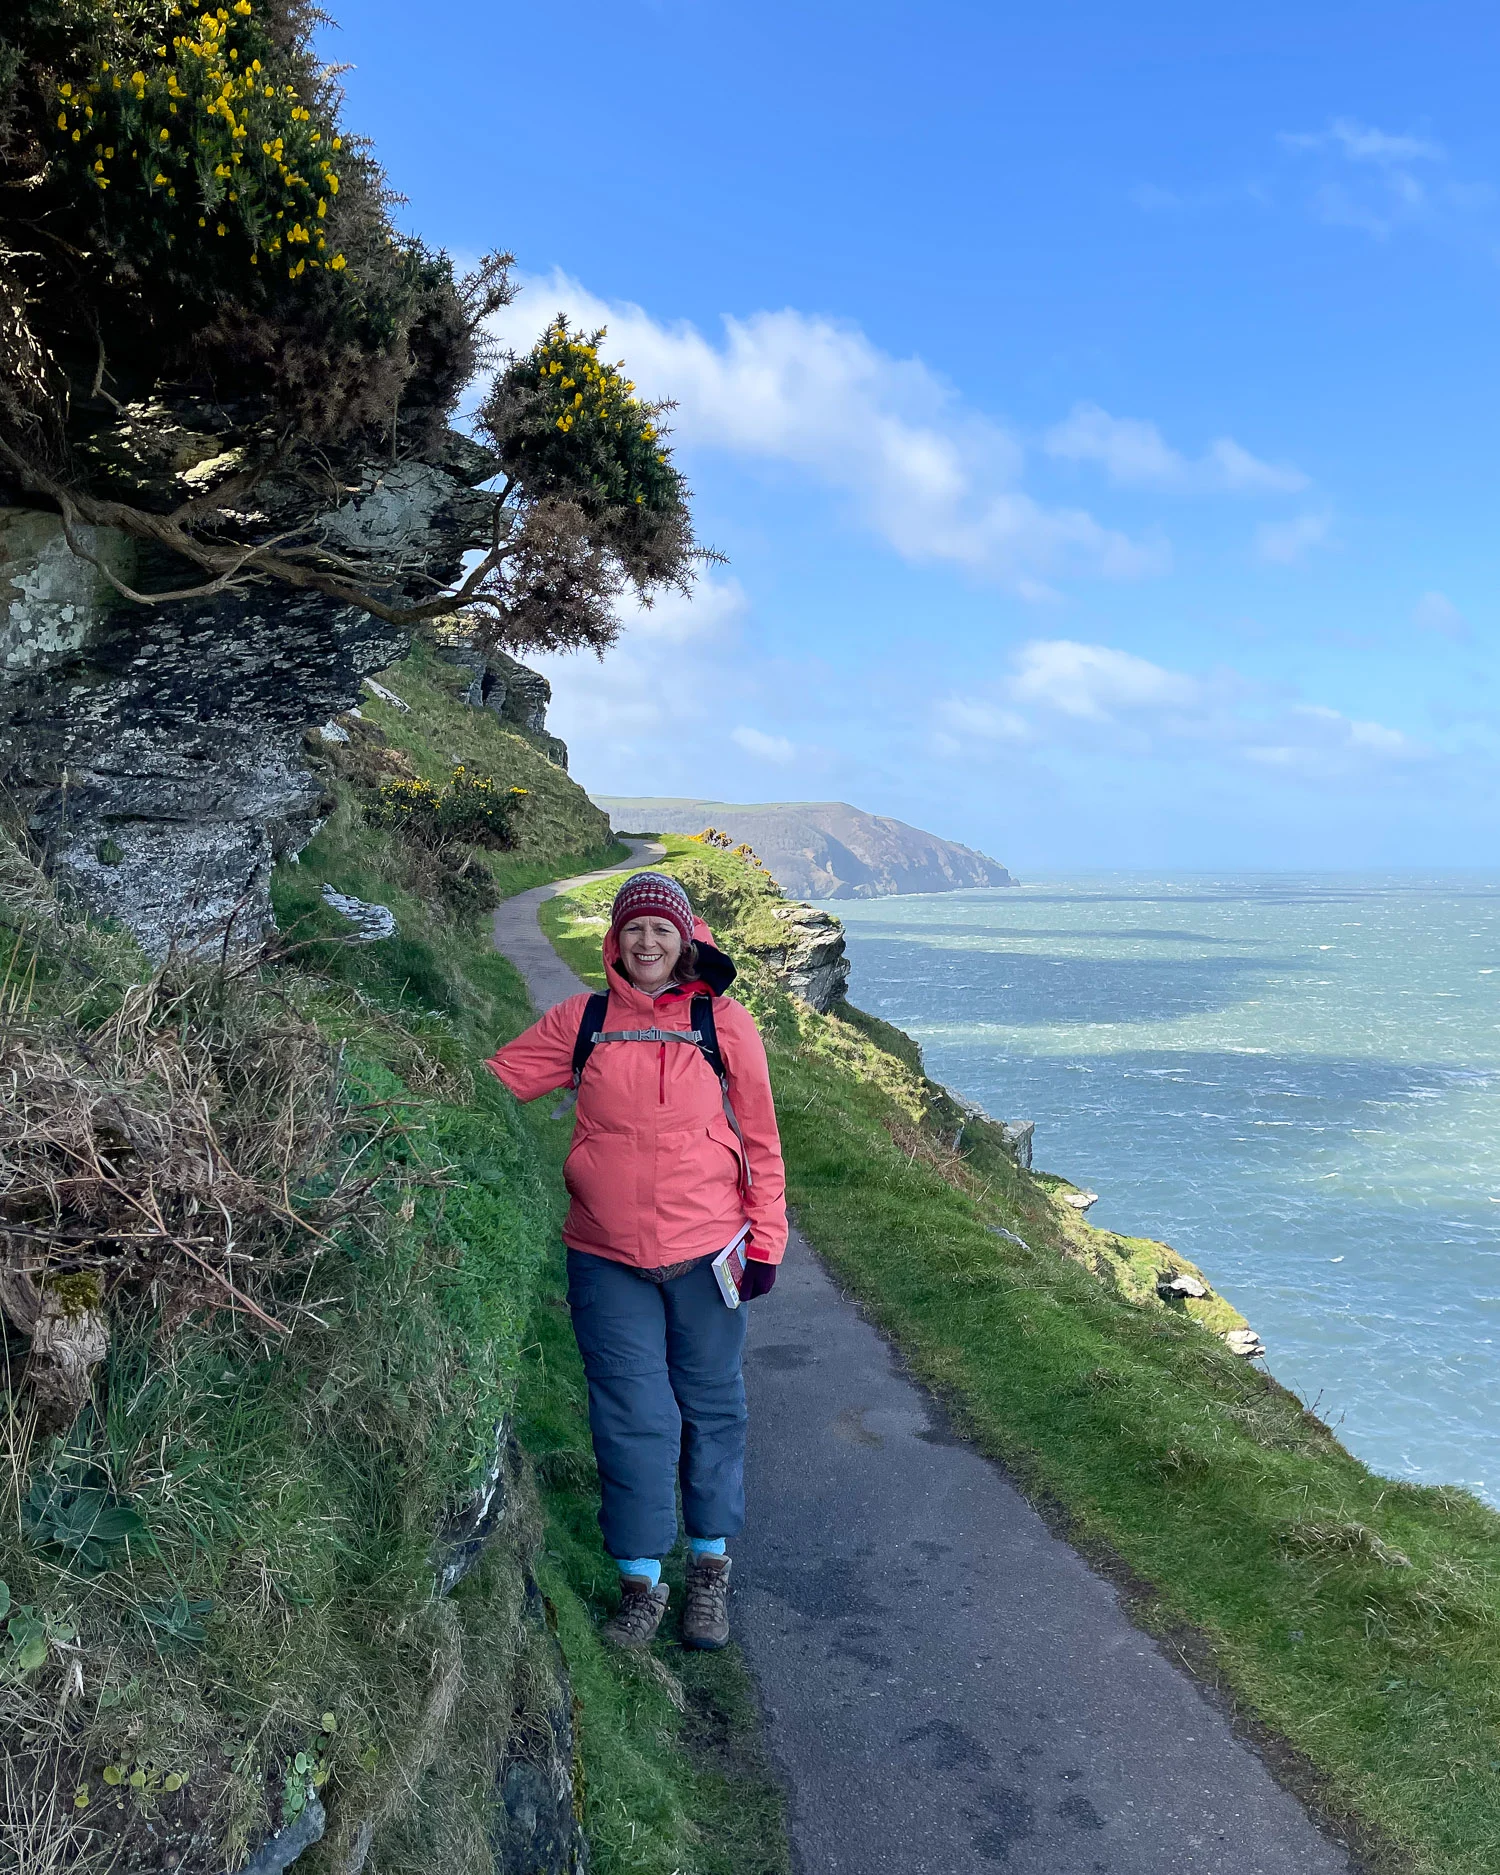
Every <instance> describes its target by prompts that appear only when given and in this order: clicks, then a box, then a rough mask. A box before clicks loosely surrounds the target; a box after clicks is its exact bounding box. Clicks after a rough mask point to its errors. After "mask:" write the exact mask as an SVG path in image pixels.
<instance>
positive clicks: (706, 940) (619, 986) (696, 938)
mask: <svg viewBox="0 0 1500 1875" xmlns="http://www.w3.org/2000/svg"><path fill="white" fill-rule="evenodd" d="M693 942H694V943H695V944H696V945H697V946H698V974H697V976H696V977H694V978H693V981H694V982H695V983H702V984H703V985H704V987H705V988H706V989H707V990H708V992H709V994H710V995H712V996H722V995H723V994H724V992H725V990H727V989H728V988H729V986H730V984H731V983H733V981H734V979H735V978H736V977H737V976H738V975H739V972H738V971H737V970H736V969H735V967H734V960H733V958H731V957H728V956H726V955H725V954H724V952H723V951H721V950H720V949H719V947H718V946H717V945H716V944H715V943H714V934H713V932H712V931H710V930H709V928H708V926H707V925H706V924H705V923H704V922H703V920H702V919H701V918H696V917H695V918H694V919H693ZM604 974H605V975H606V977H608V979H609V986H610V988H611V989H612V990H621V991H623V992H624V993H625V994H626V995H628V996H644V995H645V991H644V990H638V989H637V988H636V987H635V985H634V984H633V983H632V982H631V981H630V979H629V977H627V976H626V975H625V973H624V972H623V971H622V970H621V968H620V940H619V939H618V938H617V937H616V936H615V934H614V932H613V931H610V932H608V933H606V935H605V939H604Z"/></svg>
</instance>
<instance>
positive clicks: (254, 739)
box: [0, 406, 567, 956]
mask: <svg viewBox="0 0 1500 1875" xmlns="http://www.w3.org/2000/svg"><path fill="white" fill-rule="evenodd" d="M142 412H143V414H142V415H141V419H140V421H139V422H137V423H135V424H133V425H126V426H124V428H123V429H122V432H121V434H122V435H124V436H125V437H126V440H127V441H128V440H129V439H130V438H134V439H135V440H134V444H133V445H132V448H133V450H134V453H133V454H132V455H131V457H130V460H129V461H128V462H127V463H125V464H123V465H122V469H121V472H122V473H123V472H124V471H125V470H127V469H128V470H129V471H130V472H131V473H132V474H133V475H135V476H137V477H138V478H141V482H140V483H139V484H138V487H139V486H144V487H145V488H146V492H148V493H151V494H153V495H155V496H157V497H159V498H160V499H161V500H163V501H165V500H168V499H173V498H175V499H181V498H182V497H183V496H184V495H185V494H188V493H191V492H192V490H193V488H194V487H195V486H196V484H195V482H194V479H193V478H194V477H195V476H198V475H200V474H202V473H203V472H204V471H205V468H206V466H212V467H213V469H214V474H215V476H218V475H221V474H222V473H223V455H224V451H223V449H222V448H221V447H219V444H218V441H217V440H216V439H215V437H214V436H213V435H212V434H211V433H210V432H209V431H208V430H207V429H206V428H194V427H193V423H192V422H189V421H187V420H185V419H183V420H170V421H169V419H168V416H167V415H166V414H164V413H163V412H161V411H159V410H158V411H156V412H155V414H154V416H153V415H152V413H151V412H149V411H147V410H146V407H144V406H143V407H142ZM148 417H150V418H151V420H150V421H148V420H147V419H148ZM117 440H118V439H117ZM490 467H491V465H490V463H489V459H488V458H487V457H485V456H484V454H483V452H482V451H480V450H477V449H476V448H475V447H474V446H473V445H472V444H469V443H467V442H466V441H465V439H463V438H461V437H457V436H454V437H450V445H449V447H448V449H447V450H446V452H445V454H444V457H443V460H442V461H441V462H439V463H400V464H396V465H394V466H392V467H389V468H381V469H378V470H376V469H370V470H367V471H366V472H364V473H363V474H362V475H361V477H360V480H359V486H358V492H357V493H355V494H353V495H351V497H350V499H349V500H348V501H347V502H345V503H344V504H343V505H342V506H341V507H339V508H337V509H336V510H335V511H334V512H333V513H331V514H329V515H327V516H325V517H323V526H324V531H325V533H326V534H327V535H328V536H329V537H330V538H331V539H333V540H334V541H336V542H337V543H339V544H340V545H341V546H343V547H344V548H345V549H346V550H347V551H348V552H349V553H350V554H351V555H354V556H357V557H359V558H361V559H363V560H365V561H366V562H371V563H375V562H378V563H380V564H383V565H387V566H398V567H400V566H412V565H415V564H417V563H421V564H423V565H425V566H426V567H428V568H430V569H431V570H432V572H434V573H435V574H437V575H439V576H442V575H443V574H444V573H445V572H451V571H454V570H456V568H457V566H458V563H459V561H460V559H461V557H462V553H463V551H464V549H465V547H466V545H467V543H468V541H469V540H470V538H471V537H472V536H473V534H474V532H475V528H476V525H477V522H478V520H479V518H480V514H481V510H483V511H484V512H487V511H488V503H489V499H490V498H489V497H488V496H485V495H483V494H480V493H478V492H477V491H476V490H475V489H473V488H472V487H471V486H470V485H469V478H476V479H477V478H481V477H483V476H484V475H486V474H487V473H489V469H490ZM158 484H159V486H158ZM258 499H263V500H264V502H265V505H266V507H267V510H268V512H270V513H271V514H272V515H274V516H280V515H283V514H284V515H285V516H286V518H287V520H288V521H289V522H290V521H291V520H292V519H293V514H292V506H293V501H294V492H289V491H286V490H279V489H277V488H275V487H274V486H270V485H267V486H265V487H263V488H262V490H260V491H258ZM84 535H85V539H84V544H85V545H86V546H87V548H88V550H89V551H90V552H91V553H93V554H95V555H96V556H97V557H98V558H100V559H102V560H103V561H104V562H105V563H106V564H107V565H108V566H109V567H110V568H111V570H112V571H113V572H114V573H115V575H116V576H117V577H118V578H120V579H121V580H123V581H124V582H125V583H126V584H128V585H132V586H134V587H136V588H137V589H138V590H140V589H145V588H152V587H158V588H159V587H167V586H170V585H171V584H172V583H173V580H174V577H180V575H175V576H174V574H173V572H172V570H171V569H169V568H162V567H153V566H151V565H150V564H147V563H146V562H147V558H148V556H146V555H145V554H144V553H143V551H142V550H141V549H140V548H139V547H138V546H137V544H136V543H135V542H133V541H132V540H130V539H127V538H126V537H125V536H123V535H116V534H112V533H110V532H108V531H105V530H99V529H86V530H84ZM409 647H410V638H409V634H408V633H406V632H405V631H402V630H399V629H397V628H395V627H392V626H390V625H386V624H383V623H381V622H380V621H379V620H377V619H374V618H372V617H371V616H370V615H369V614H367V613H365V612H363V611H360V610H357V609H355V608H352V607H349V606H343V605H340V604H338V603H336V602H335V601H332V600H329V599H325V598H323V597H322V596H320V595H317V594H307V593H297V592H292V591H288V590H285V589H281V588H276V587H269V586H257V587H253V588H250V589H249V590H247V591H241V592H227V593H220V594H217V595H215V596H214V597H212V598H208V599H204V600H198V601H192V600H184V601H177V602H173V603H171V604H168V605H162V606H141V605H137V604H134V603H132V602H130V601H128V600H125V599H123V598H121V597H120V596H119V595H118V594H117V593H116V592H115V590H114V589H113V588H112V587H111V586H110V584H109V582H108V580H107V579H106V578H105V576H104V575H103V573H101V572H100V571H99V570H98V569H97V568H96V567H94V566H92V565H90V564H89V562H88V561H86V560H83V559H80V558H78V557H77V556H76V555H74V554H73V553H72V552H71V551H70V550H69V547H68V545H67V542H66V540H65V539H64V537H63V532H62V526H61V523H60V521H59V520H58V519H57V517H56V516H54V515H51V514H48V513H44V512H41V511H38V510H33V509H27V508H15V507H0V792H3V795H4V796H5V797H6V798H7V801H8V804H9V805H10V806H11V808H12V810H13V811H14V810H16V809H19V811H20V814H21V816H22V817H23V819H24V822H25V825H26V828H27V831H28V832H29V835H30V837H31V839H32V841H33V843H34V846H35V848H36V850H37V852H38V854H39V856H40V858H41V861H42V864H43V866H44V868H45V870H46V871H47V872H48V873H49V874H50V875H51V877H52V879H53V880H54V882H55V884H56V886H57V888H58V890H59V892H60V893H61V894H63V895H64V896H71V897H73V898H75V899H77V900H79V901H81V902H82V903H83V904H85V905H86V906H87V907H88V909H89V910H90V911H91V912H93V913H95V914H97V915H100V916H103V917H108V918H112V919H114V920H116V921H118V922H119V923H120V924H121V925H123V926H124V927H125V928H126V929H128V930H129V931H130V932H131V933H132V934H133V935H134V936H135V937H136V938H137V939H138V940H139V941H140V943H141V944H142V946H143V947H144V948H145V949H146V951H147V952H148V953H150V954H151V955H153V956H161V955H163V954H165V953H166V952H167V951H168V950H169V949H170V948H171V947H172V946H173V945H177V946H179V947H184V948H188V949H193V948H198V947H201V946H203V945H207V944H217V943H219V942H221V941H223V940H224V939H225V937H226V935H227V937H228V939H229V941H230V942H232V943H253V942H255V941H256V940H258V939H259V938H260V937H261V936H262V935H263V934H264V933H265V932H266V930H267V929H268V928H269V926H270V922H271V910H270V877H271V869H272V867H273V865H274V864H275V862H276V861H277V860H278V859H280V858H282V857H284V856H287V855H294V854H296V853H297V852H299V851H300V850H301V849H302V847H304V846H305V845H306V844H307V842H308V841H309V840H310V839H311V838H312V836H313V834H314V832H315V831H316V830H317V827H318V826H319V824H320V822H321V819H322V817H323V815H324V814H325V813H326V812H327V811H328V808H329V806H330V803H329V802H328V801H327V800H326V799H325V797H324V793H323V789H322V786H321V784H320V783H319V782H318V781H317V780H316V779H315V778H314V777H313V776H312V775H311V774H310V773H309V772H308V770H307V768H306V766H305V765H304V762H303V759H302V758H303V738H304V735H305V733H306V732H307V730H308V729H309V728H310V727H311V726H313V725H317V724H324V725H328V726H329V729H331V730H332V733H333V734H334V735H335V737H336V736H337V734H338V733H339V726H338V724H337V723H336V722H335V720H334V719H335V718H337V717H338V716H340V715H341V714H343V713H344V712H346V711H348V710H349V709H351V708H352V707H353V706H354V705H355V704H356V703H357V701H358V698H359V696H360V692H361V686H362V683H363V681H364V680H365V679H366V678H368V676H369V675H370V674H371V673H372V672H375V671H380V670H383V669H385V667H386V666H387V665H389V664H392V663H394V662H395V661H396V660H397V659H399V658H401V657H403V656H405V654H406V652H407V650H408V649H409ZM550 694H551V691H550V686H549V685H548V683H547V680H546V679H545V678H544V677H542V676H540V675H539V674H538V673H536V672H534V671H529V670H527V669H526V667H525V666H524V665H522V664H518V663H517V662H516V660H515V659H514V658H510V657H507V656H506V655H505V654H504V653H503V652H500V653H493V652H492V653H489V654H487V655H483V656H480V657H479V658H478V663H477V668H476V671H475V693H474V696H473V701H474V702H475V703H476V705H478V706H480V707H484V708H491V709H494V710H495V711H496V712H497V714H499V715H500V716H501V717H502V719H503V720H505V721H507V722H511V723H514V724H515V725H516V726H518V727H520V728H521V729H523V730H525V731H526V732H527V733H528V734H529V735H530V736H531V737H532V738H533V739H534V740H536V741H537V742H539V743H540V744H542V745H543V746H544V749H545V752H546V753H548V754H550V755H551V757H552V759H553V760H555V761H557V762H559V763H560V764H561V765H563V766H566V762H567V751H566V749H565V748H564V746H563V744H562V743H561V742H559V741H557V740H556V738H554V737H549V736H548V735H547V731H546V707H547V702H548V700H549V698H550ZM327 733H328V730H327V729H325V734H327Z"/></svg>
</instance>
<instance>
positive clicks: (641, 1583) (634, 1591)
mask: <svg viewBox="0 0 1500 1875" xmlns="http://www.w3.org/2000/svg"><path fill="white" fill-rule="evenodd" d="M669 1593H670V1591H669V1589H668V1588H667V1585H666V1583H665V1582H658V1583H657V1585H656V1587H655V1588H652V1586H651V1581H650V1578H649V1577H647V1576H621V1577H620V1606H619V1607H618V1608H617V1609H616V1610H615V1612H614V1613H613V1614H612V1615H611V1616H610V1618H609V1620H608V1621H606V1622H605V1624H604V1626H603V1627H602V1628H600V1630H599V1638H600V1640H601V1641H603V1642H604V1643H605V1645H606V1646H608V1647H649V1646H650V1645H651V1643H652V1641H654V1640H655V1639H656V1630H657V1629H658V1628H659V1627H660V1626H661V1618H662V1616H663V1615H664V1614H665V1613H666V1612H667V1596H668V1594H669Z"/></svg>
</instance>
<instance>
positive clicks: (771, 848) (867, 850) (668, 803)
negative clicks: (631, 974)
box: [592, 794, 1016, 899]
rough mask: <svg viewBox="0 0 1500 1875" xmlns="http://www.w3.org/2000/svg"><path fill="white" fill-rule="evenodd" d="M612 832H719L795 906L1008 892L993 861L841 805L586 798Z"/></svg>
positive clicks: (1005, 877)
mask: <svg viewBox="0 0 1500 1875" xmlns="http://www.w3.org/2000/svg"><path fill="white" fill-rule="evenodd" d="M592 798H593V801H594V805H595V806H596V807H602V808H603V809H604V811H605V813H607V814H608V815H609V817H610V819H611V820H612V821H613V823H614V825H615V826H616V827H617V828H623V829H624V830H625V831H626V832H631V833H633V832H642V833H701V832H702V831H703V829H704V828H705V827H717V828H718V829H719V830H720V831H721V832H723V833H727V834H729V835H730V836H731V837H732V838H734V839H735V840H743V841H744V842H745V843H746V845H748V846H751V847H753V848H754V849H755V853H756V856H757V857H758V858H759V860H760V861H761V863H762V864H763V865H764V866H765V867H766V869H767V870H768V871H769V872H770V873H771V874H772V876H773V877H774V878H775V879H776V880H777V882H778V883H779V884H780V885H781V887H782V889H783V890H784V891H785V892H787V893H788V895H789V896H791V897H792V898H811V899H839V898H886V897H889V896H890V895H891V894H892V893H896V892H957V891H962V890H963V889H964V888H965V887H973V886H991V885H1014V884H1015V883H1016V881H1015V880H1014V879H1013V878H1012V877H1011V876H1010V874H1009V873H1008V872H1007V871H1006V870H1005V868H1004V867H1003V866H1002V865H1000V864H999V863H998V862H997V861H996V860H993V859H990V858H988V857H987V856H986V855H985V854H983V853H976V852H975V851H974V849H973V847H969V846H960V845H959V844H958V843H957V841H954V840H941V839H939V838H938V836H937V835H936V834H934V833H925V832H924V831H923V830H922V829H921V828H920V827H909V826H907V824H906V822H905V821H903V820H891V819H889V818H887V816H885V815H884V814H867V813H865V812H864V811H863V810H862V809H861V808H858V807H851V806H850V805H849V804H848V802H847V801H767V802H761V803H759V804H755V805H743V804H739V803H736V802H732V801H689V800H680V799H660V798H653V797H649V796H622V795H601V794H596V795H594V796H593V797H592Z"/></svg>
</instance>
